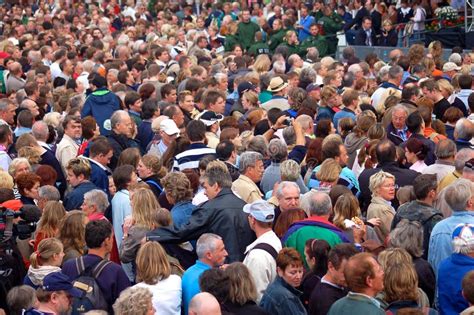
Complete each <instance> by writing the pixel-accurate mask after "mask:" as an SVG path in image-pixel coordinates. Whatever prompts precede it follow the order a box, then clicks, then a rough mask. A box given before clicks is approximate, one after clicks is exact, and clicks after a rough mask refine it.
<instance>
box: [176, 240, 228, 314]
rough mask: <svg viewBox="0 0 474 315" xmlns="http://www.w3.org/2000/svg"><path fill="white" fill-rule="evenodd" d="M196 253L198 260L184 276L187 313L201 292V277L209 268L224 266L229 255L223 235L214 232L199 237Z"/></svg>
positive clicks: (184, 306) (184, 299) (184, 297)
mask: <svg viewBox="0 0 474 315" xmlns="http://www.w3.org/2000/svg"><path fill="white" fill-rule="evenodd" d="M196 253H197V256H198V260H197V261H196V263H195V264H194V265H193V266H191V267H189V268H188V270H186V271H185V272H184V274H183V277H182V287H183V301H182V304H183V309H184V313H185V314H188V309H189V302H190V301H191V299H192V298H193V297H194V296H195V295H196V294H198V293H199V292H200V289H199V277H200V276H201V275H202V273H203V272H204V271H206V270H208V269H211V268H218V267H220V266H222V265H223V264H224V261H225V259H226V257H227V251H226V249H225V245H224V242H223V241H222V237H220V236H219V235H217V234H213V233H204V234H202V235H201V236H200V237H199V239H198V240H197V243H196Z"/></svg>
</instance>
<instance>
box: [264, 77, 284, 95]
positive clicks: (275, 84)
mask: <svg viewBox="0 0 474 315" xmlns="http://www.w3.org/2000/svg"><path fill="white" fill-rule="evenodd" d="M287 86H288V83H287V82H285V81H283V79H282V78H281V77H274V78H273V79H272V80H271V81H270V85H269V86H268V89H267V91H269V92H272V93H274V92H279V91H281V90H283V89H284V88H286V87H287Z"/></svg>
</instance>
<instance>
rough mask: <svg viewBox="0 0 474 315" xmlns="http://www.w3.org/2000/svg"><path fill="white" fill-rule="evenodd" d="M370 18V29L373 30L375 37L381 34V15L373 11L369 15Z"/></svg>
mask: <svg viewBox="0 0 474 315" xmlns="http://www.w3.org/2000/svg"><path fill="white" fill-rule="evenodd" d="M370 17H371V18H372V29H373V30H374V32H375V35H380V33H381V32H382V14H380V12H379V11H377V10H373V11H372V12H371V13H370ZM374 45H375V44H374Z"/></svg>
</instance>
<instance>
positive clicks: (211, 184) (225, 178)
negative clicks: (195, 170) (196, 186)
mask: <svg viewBox="0 0 474 315" xmlns="http://www.w3.org/2000/svg"><path fill="white" fill-rule="evenodd" d="M201 184H202V186H203V188H204V189H205V194H206V196H207V197H208V198H209V199H214V198H215V197H216V196H217V195H218V194H219V192H220V191H221V190H222V189H223V188H230V187H231V186H232V178H231V176H230V174H229V170H228V169H227V166H226V165H225V164H224V163H223V162H221V161H212V162H210V163H209V164H208V165H207V167H206V171H205V172H204V174H203V175H202V176H201Z"/></svg>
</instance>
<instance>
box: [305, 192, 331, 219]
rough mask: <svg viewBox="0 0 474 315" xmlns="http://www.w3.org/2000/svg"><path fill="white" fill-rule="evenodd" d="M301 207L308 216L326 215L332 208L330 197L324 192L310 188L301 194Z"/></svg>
mask: <svg viewBox="0 0 474 315" xmlns="http://www.w3.org/2000/svg"><path fill="white" fill-rule="evenodd" d="M301 208H302V209H303V210H304V211H305V212H306V214H307V215H308V216H312V215H316V216H322V215H328V214H330V213H331V210H332V204H331V198H329V196H328V194H326V193H323V192H319V191H312V190H310V191H309V192H307V193H306V194H304V195H303V198H302V199H301Z"/></svg>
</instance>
